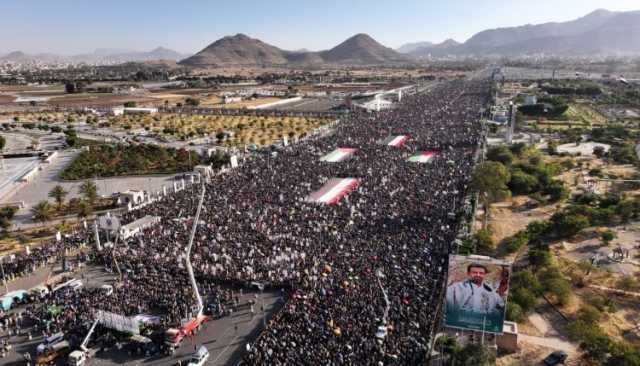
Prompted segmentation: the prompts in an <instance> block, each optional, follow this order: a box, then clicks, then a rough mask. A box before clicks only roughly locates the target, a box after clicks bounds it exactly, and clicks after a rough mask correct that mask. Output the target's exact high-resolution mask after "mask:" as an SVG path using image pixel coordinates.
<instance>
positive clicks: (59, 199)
mask: <svg viewBox="0 0 640 366" xmlns="http://www.w3.org/2000/svg"><path fill="white" fill-rule="evenodd" d="M68 194H69V192H67V191H65V190H64V188H62V186H61V185H56V186H55V187H53V188H52V189H51V191H49V197H51V198H53V199H54V200H55V201H56V204H57V205H58V207H57V209H58V210H60V209H61V208H62V204H63V203H64V198H65V197H66V196H67V195H68Z"/></svg>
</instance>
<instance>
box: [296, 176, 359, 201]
mask: <svg viewBox="0 0 640 366" xmlns="http://www.w3.org/2000/svg"><path fill="white" fill-rule="evenodd" d="M358 184H360V180H359V179H356V178H332V179H329V181H328V182H327V183H325V184H324V185H323V186H322V188H320V189H319V190H317V191H315V192H313V193H311V194H310V195H308V196H307V198H305V201H307V202H315V203H323V204H327V205H335V204H336V203H338V201H340V199H341V198H342V197H344V196H346V195H347V194H349V192H351V191H352V190H354V189H355V188H356V187H357V186H358Z"/></svg>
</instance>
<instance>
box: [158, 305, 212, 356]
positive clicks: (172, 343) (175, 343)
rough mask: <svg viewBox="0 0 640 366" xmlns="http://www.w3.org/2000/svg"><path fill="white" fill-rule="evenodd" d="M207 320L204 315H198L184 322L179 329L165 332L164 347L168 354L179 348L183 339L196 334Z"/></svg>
mask: <svg viewBox="0 0 640 366" xmlns="http://www.w3.org/2000/svg"><path fill="white" fill-rule="evenodd" d="M207 320H209V317H208V316H206V315H198V316H196V317H195V318H193V319H191V320H189V321H188V322H186V323H185V324H184V325H183V326H182V327H181V328H180V329H178V328H170V329H167V331H166V332H165V342H164V343H165V345H167V347H168V350H169V353H170V354H173V352H174V351H175V350H176V348H178V347H180V344H181V343H182V340H183V339H184V337H187V336H190V335H192V334H194V333H196V332H197V331H198V330H199V329H200V327H202V324H204V322H206V321H207Z"/></svg>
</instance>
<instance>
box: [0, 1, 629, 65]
mask: <svg viewBox="0 0 640 366" xmlns="http://www.w3.org/2000/svg"><path fill="white" fill-rule="evenodd" d="M638 54H640V11H631V12H612V11H608V10H602V9H601V10H596V11H594V12H592V13H590V14H587V15H586V16H584V17H581V18H578V19H575V20H572V21H568V22H551V23H543V24H537V25H531V24H527V25H523V26H519V27H508V28H496V29H489V30H485V31H482V32H479V33H477V34H475V35H474V36H473V37H471V38H470V39H469V40H467V41H466V42H464V43H458V42H456V41H454V40H453V39H447V40H446V41H444V42H442V43H438V44H435V43H431V42H418V43H409V44H405V45H403V46H402V47H400V48H398V49H397V50H393V49H391V48H388V47H385V46H383V45H382V44H380V43H378V42H377V41H376V40H374V39H373V38H371V37H370V36H369V35H366V34H356V35H355V36H353V37H351V38H349V39H347V40H346V41H344V42H342V43H341V44H339V45H337V46H335V47H333V48H332V49H330V50H326V51H319V52H311V51H307V50H306V49H304V48H302V49H299V50H297V51H287V50H283V49H280V48H278V47H276V46H273V45H270V44H268V43H265V42H263V41H261V40H259V39H255V38H251V37H248V36H246V35H244V34H236V35H235V36H227V37H224V38H222V39H219V40H217V41H215V42H213V43H211V44H210V45H209V46H207V47H205V48H204V49H203V50H201V51H200V52H198V53H196V54H195V55H193V56H190V57H188V55H183V54H180V53H178V52H176V51H173V50H170V49H166V48H162V47H158V48H156V49H154V50H151V51H148V52H139V51H134V50H129V49H96V50H95V51H94V52H93V53H88V54H82V55H75V56H60V55H55V54H50V53H42V54H33V55H30V54H25V53H23V52H20V51H16V52H11V53H9V54H7V55H4V56H2V57H0V62H2V61H13V62H21V63H25V62H32V61H41V62H70V63H81V62H85V63H111V64H114V63H124V62H151V61H157V60H166V61H173V62H176V61H180V62H178V64H179V65H182V66H190V67H229V66H278V65H280V66H293V67H296V66H318V65H332V64H334V65H384V64H396V65H397V64H408V63H418V62H420V60H421V59H423V58H425V57H433V58H439V57H449V56H456V57H465V56H478V57H484V56H499V57H502V56H505V57H514V56H524V55H547V56H560V57H562V56H589V55H613V56H616V55H618V56H622V55H638Z"/></svg>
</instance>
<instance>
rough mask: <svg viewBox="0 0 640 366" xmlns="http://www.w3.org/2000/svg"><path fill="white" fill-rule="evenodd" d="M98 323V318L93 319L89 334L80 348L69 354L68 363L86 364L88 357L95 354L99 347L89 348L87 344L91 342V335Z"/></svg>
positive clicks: (73, 365)
mask: <svg viewBox="0 0 640 366" xmlns="http://www.w3.org/2000/svg"><path fill="white" fill-rule="evenodd" d="M97 325H98V320H97V319H96V320H94V321H93V324H92V325H91V328H89V332H88V333H87V336H86V337H84V340H83V341H82V343H81V344H80V349H79V350H75V351H73V352H71V353H70V354H69V357H68V358H67V365H69V366H84V365H85V364H86V363H87V359H88V358H89V357H92V356H93V355H95V353H96V351H97V349H90V348H87V345H88V344H89V340H90V339H91V335H92V334H93V331H94V330H95V329H96V326H97Z"/></svg>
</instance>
